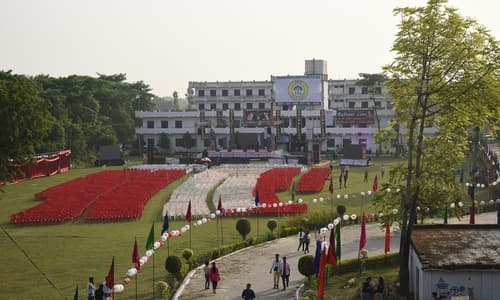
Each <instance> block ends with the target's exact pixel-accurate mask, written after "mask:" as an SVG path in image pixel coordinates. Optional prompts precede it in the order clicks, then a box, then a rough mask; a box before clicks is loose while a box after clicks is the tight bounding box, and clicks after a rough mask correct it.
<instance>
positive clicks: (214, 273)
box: [210, 261, 220, 294]
mask: <svg viewBox="0 0 500 300" xmlns="http://www.w3.org/2000/svg"><path fill="white" fill-rule="evenodd" d="M210 281H212V290H213V291H214V294H215V293H216V292H215V290H216V289H217V283H218V282H219V281H220V274H219V268H217V266H216V265H215V261H214V262H212V268H210Z"/></svg>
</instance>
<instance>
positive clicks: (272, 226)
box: [267, 219, 278, 232]
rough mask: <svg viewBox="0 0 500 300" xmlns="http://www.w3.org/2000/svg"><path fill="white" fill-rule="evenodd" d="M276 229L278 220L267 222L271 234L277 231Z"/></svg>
mask: <svg viewBox="0 0 500 300" xmlns="http://www.w3.org/2000/svg"><path fill="white" fill-rule="evenodd" d="M276 227H278V222H276V220H274V219H271V220H269V221H267V228H268V229H269V230H271V232H274V229H276Z"/></svg>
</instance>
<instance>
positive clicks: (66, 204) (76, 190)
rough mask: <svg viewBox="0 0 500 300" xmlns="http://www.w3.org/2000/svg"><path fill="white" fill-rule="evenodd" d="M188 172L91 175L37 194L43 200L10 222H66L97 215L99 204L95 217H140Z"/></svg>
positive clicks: (119, 172) (14, 216)
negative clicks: (153, 199)
mask: <svg viewBox="0 0 500 300" xmlns="http://www.w3.org/2000/svg"><path fill="white" fill-rule="evenodd" d="M184 174H185V170H168V171H155V172H151V171H138V170H116V171H102V172H99V173H95V174H91V175H87V176H85V177H82V178H77V179H74V180H72V181H69V182H66V183H63V184H60V185H57V186H54V187H51V188H48V189H46V190H43V191H41V192H39V193H37V194H36V195H35V197H36V198H37V199H39V200H42V202H41V203H40V204H38V205H36V206H34V207H31V208H29V209H27V210H25V211H22V212H19V213H16V214H13V215H11V216H10V221H11V222H12V223H14V224H53V223H64V222H68V221H72V220H75V219H79V218H80V217H81V216H82V215H83V214H85V212H86V211H88V212H87V218H88V216H89V214H90V215H91V216H93V214H92V212H93V210H94V208H93V206H94V205H95V204H96V205H99V206H98V208H99V209H100V210H101V214H100V215H99V218H97V217H94V219H93V220H99V221H115V220H124V219H130V218H133V217H135V218H137V217H140V216H141V214H142V209H143V208H144V205H145V203H146V202H147V200H149V198H151V196H152V195H154V194H155V193H156V192H157V191H158V190H159V189H161V188H163V187H165V186H166V185H168V184H169V183H171V182H172V181H173V180H175V179H177V178H179V177H181V176H183V175H184ZM103 203H104V204H103ZM116 206H118V207H116ZM103 214H104V216H105V217H106V218H104V217H103ZM89 220H90V219H89Z"/></svg>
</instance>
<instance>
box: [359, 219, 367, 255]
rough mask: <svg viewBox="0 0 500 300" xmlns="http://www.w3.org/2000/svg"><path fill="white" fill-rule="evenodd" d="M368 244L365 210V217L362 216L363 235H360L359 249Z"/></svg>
mask: <svg viewBox="0 0 500 300" xmlns="http://www.w3.org/2000/svg"><path fill="white" fill-rule="evenodd" d="M365 246H366V216H365V213H364V212H363V217H361V236H360V237H359V251H361V249H364V248H365Z"/></svg>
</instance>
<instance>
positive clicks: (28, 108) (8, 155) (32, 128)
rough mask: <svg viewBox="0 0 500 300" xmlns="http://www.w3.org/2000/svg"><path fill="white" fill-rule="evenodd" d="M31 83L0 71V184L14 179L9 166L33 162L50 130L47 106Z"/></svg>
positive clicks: (31, 81) (34, 85)
mask: <svg viewBox="0 0 500 300" xmlns="http://www.w3.org/2000/svg"><path fill="white" fill-rule="evenodd" d="M40 91H41V90H40V87H39V86H38V85H37V84H36V82H35V81H33V80H31V79H28V78H26V77H25V76H23V75H13V74H11V71H8V72H3V71H0V107H1V109H0V128H1V132H2V133H1V134H0V184H1V183H3V182H7V181H10V180H11V179H12V178H13V176H14V175H15V170H13V169H11V168H10V167H9V165H10V164H11V163H15V164H24V163H26V162H29V161H31V160H33V159H34V156H35V153H36V152H37V150H38V149H39V148H40V147H41V146H42V142H43V140H44V138H45V137H46V136H47V135H48V133H49V130H50V126H51V115H50V113H49V106H50V103H49V102H48V101H46V100H45V99H43V98H41V97H40V96H39V94H40Z"/></svg>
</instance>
